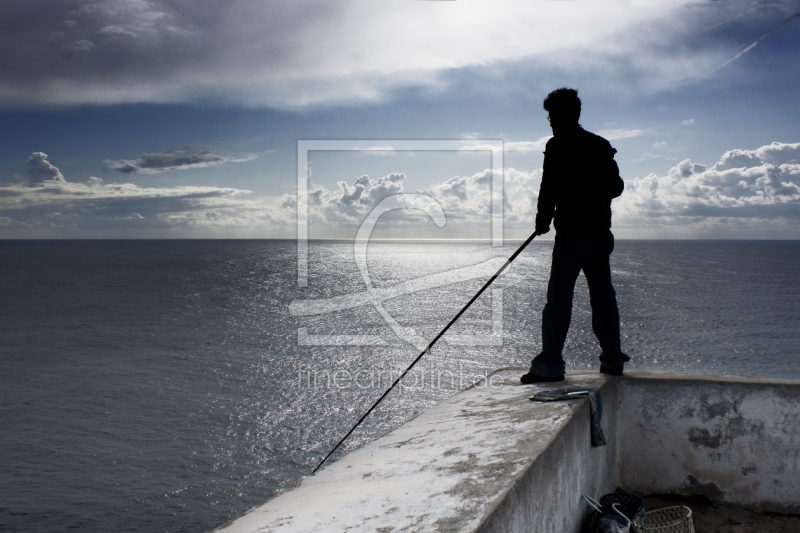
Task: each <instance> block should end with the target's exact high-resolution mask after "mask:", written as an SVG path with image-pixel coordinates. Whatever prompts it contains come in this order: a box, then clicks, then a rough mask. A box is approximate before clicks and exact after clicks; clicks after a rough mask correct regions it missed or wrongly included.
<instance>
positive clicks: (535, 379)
mask: <svg viewBox="0 0 800 533" xmlns="http://www.w3.org/2000/svg"><path fill="white" fill-rule="evenodd" d="M519 380H520V381H521V382H522V383H524V384H525V385H530V384H531V383H550V382H553V381H564V374H561V375H560V376H540V375H539V374H534V373H533V372H528V373H527V374H523V375H522V376H521V377H520V378H519Z"/></svg>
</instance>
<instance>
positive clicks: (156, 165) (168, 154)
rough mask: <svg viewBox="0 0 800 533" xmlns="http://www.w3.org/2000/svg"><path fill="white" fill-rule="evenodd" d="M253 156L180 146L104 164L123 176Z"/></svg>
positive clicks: (247, 158) (187, 167) (212, 164)
mask: <svg viewBox="0 0 800 533" xmlns="http://www.w3.org/2000/svg"><path fill="white" fill-rule="evenodd" d="M253 157H254V156H252V155H251V156H241V157H235V156H228V155H219V154H215V153H212V152H211V150H209V149H208V148H203V147H200V146H181V147H176V148H171V149H169V150H167V151H164V152H157V153H152V154H142V155H140V156H139V157H138V158H137V159H133V160H131V159H119V160H116V161H111V160H106V161H105V163H106V164H107V165H108V166H109V167H111V168H113V169H114V170H117V171H119V172H122V173H123V174H134V173H143V174H147V173H153V172H162V171H165V170H178V169H189V168H202V167H209V166H215V165H222V164H223V163H228V162H241V161H248V160H250V159H252V158H253Z"/></svg>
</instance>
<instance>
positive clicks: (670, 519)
mask: <svg viewBox="0 0 800 533" xmlns="http://www.w3.org/2000/svg"><path fill="white" fill-rule="evenodd" d="M633 527H634V528H635V530H636V531H637V532H638V533H694V525H693V524H692V510H691V509H689V508H688V507H686V506H684V505H679V506H677V507H666V508H664V509H658V510H655V511H648V512H646V513H645V514H644V516H643V517H638V518H637V519H636V520H634V522H633Z"/></svg>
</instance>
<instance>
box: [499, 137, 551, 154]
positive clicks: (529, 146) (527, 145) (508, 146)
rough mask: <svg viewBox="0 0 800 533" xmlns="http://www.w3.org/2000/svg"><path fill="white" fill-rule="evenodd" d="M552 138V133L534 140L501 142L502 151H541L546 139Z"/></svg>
mask: <svg viewBox="0 0 800 533" xmlns="http://www.w3.org/2000/svg"><path fill="white" fill-rule="evenodd" d="M551 138H552V135H548V136H546V137H542V138H540V139H537V140H535V141H511V142H506V143H503V151H505V152H523V153H527V152H543V151H544V147H545V146H546V145H547V141H549V140H550V139H551Z"/></svg>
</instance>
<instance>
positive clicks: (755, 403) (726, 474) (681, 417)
mask: <svg viewBox="0 0 800 533" xmlns="http://www.w3.org/2000/svg"><path fill="white" fill-rule="evenodd" d="M619 416H620V421H621V422H620V425H619V433H618V439H619V450H620V463H619V464H620V485H621V486H623V487H625V488H627V489H630V490H635V491H638V492H643V493H650V494H655V493H662V494H679V495H685V496H696V495H702V496H706V497H708V498H709V499H711V500H722V501H727V502H731V503H737V504H742V505H745V506H748V507H751V508H754V509H759V510H765V511H777V512H787V513H800V383H798V382H786V381H777V380H760V379H752V378H728V377H715V376H681V375H666V374H655V373H652V374H648V373H644V372H634V373H631V375H630V376H626V377H624V378H623V379H622V380H621V383H620V395H619Z"/></svg>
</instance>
